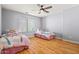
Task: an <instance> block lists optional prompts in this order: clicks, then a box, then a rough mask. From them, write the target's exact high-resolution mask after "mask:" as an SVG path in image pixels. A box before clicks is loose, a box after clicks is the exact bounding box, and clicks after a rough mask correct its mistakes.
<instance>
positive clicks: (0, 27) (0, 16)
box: [0, 5, 1, 34]
mask: <svg viewBox="0 0 79 59" xmlns="http://www.w3.org/2000/svg"><path fill="white" fill-rule="evenodd" d="M0 34H1V5H0Z"/></svg>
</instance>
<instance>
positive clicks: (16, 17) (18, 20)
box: [2, 8, 40, 32]
mask: <svg viewBox="0 0 79 59" xmlns="http://www.w3.org/2000/svg"><path fill="white" fill-rule="evenodd" d="M29 18H33V19H35V20H36V21H35V23H37V26H36V28H40V18H38V17H35V16H32V15H28V14H23V13H20V12H16V11H12V10H8V9H5V8H2V32H5V31H7V30H9V29H11V28H16V30H17V31H20V32H27V31H28V30H26V31H25V30H24V28H27V21H28V20H27V19H29ZM22 24H24V25H26V26H23V25H22Z"/></svg>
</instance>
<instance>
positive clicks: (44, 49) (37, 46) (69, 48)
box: [18, 37, 79, 54]
mask: <svg viewBox="0 0 79 59" xmlns="http://www.w3.org/2000/svg"><path fill="white" fill-rule="evenodd" d="M30 41H31V42H30V47H29V49H28V50H23V51H21V52H19V53H18V54H79V44H74V43H70V42H67V41H63V40H61V39H53V40H50V41H47V40H43V39H40V38H36V37H32V38H30Z"/></svg>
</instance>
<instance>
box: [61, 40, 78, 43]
mask: <svg viewBox="0 0 79 59" xmlns="http://www.w3.org/2000/svg"><path fill="white" fill-rule="evenodd" d="M62 40H64V41H68V42H71V43H76V44H79V42H77V41H72V40H68V39H62Z"/></svg>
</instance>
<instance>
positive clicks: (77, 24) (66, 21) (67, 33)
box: [63, 6, 79, 42]
mask: <svg viewBox="0 0 79 59" xmlns="http://www.w3.org/2000/svg"><path fill="white" fill-rule="evenodd" d="M63 36H64V38H69V39H70V40H73V41H78V42H79V6H77V7H73V8H71V9H67V10H65V11H64V12H63Z"/></svg>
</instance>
